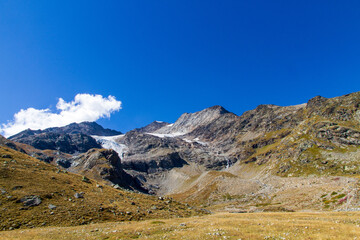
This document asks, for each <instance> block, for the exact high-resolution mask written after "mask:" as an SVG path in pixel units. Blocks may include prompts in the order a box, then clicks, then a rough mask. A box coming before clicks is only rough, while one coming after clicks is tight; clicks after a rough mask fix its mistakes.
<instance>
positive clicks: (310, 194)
mask: <svg viewBox="0 0 360 240" xmlns="http://www.w3.org/2000/svg"><path fill="white" fill-rule="evenodd" d="M10 140H12V141H10ZM10 140H7V139H1V142H2V143H3V145H4V146H5V145H6V146H8V147H11V148H13V149H15V150H17V151H21V150H23V151H24V152H25V153H28V154H32V155H33V156H35V157H37V156H38V157H37V158H38V159H40V160H44V158H45V159H46V157H44V156H47V157H48V159H50V160H48V161H47V162H50V163H52V164H53V165H57V166H58V167H59V168H61V169H67V170H68V171H70V172H74V173H78V174H81V175H84V176H86V177H87V178H90V179H96V180H98V181H105V182H106V183H107V184H109V185H112V186H119V187H123V188H128V189H133V190H137V191H141V192H146V193H150V194H157V195H160V196H162V195H168V196H171V197H173V198H175V199H177V200H181V201H185V202H188V203H191V204H195V205H200V206H202V207H207V208H209V209H212V210H217V209H221V210H228V211H298V210H306V209H316V210H327V209H330V210H331V209H337V210H340V209H352V208H354V209H355V208H356V207H357V204H358V202H359V200H360V198H359V194H358V193H359V188H358V186H359V181H358V179H359V178H358V176H359V174H360V168H359V160H360V93H359V92H357V93H352V94H348V95H345V96H340V97H336V98H329V99H328V98H324V97H320V96H317V97H314V98H312V99H310V100H309V101H308V102H307V103H304V104H299V105H295V106H286V107H282V106H276V105H260V106H258V107H257V108H255V109H253V110H249V111H247V112H245V113H243V114H242V115H236V114H234V113H231V112H229V111H227V110H226V109H224V108H223V107H221V106H214V107H210V108H207V109H204V110H202V111H199V112H195V113H184V114H182V115H181V116H180V117H179V119H178V120H177V121H176V122H175V123H172V124H170V123H166V122H159V121H154V122H153V123H151V124H149V125H148V126H145V127H142V128H138V129H134V130H132V131H129V132H127V133H126V134H121V133H120V132H117V131H113V130H108V129H103V128H102V127H101V126H99V125H97V124H96V123H80V124H71V125H69V126H65V127H63V128H51V129H45V130H38V131H33V130H26V131H24V132H21V133H19V134H17V135H15V136H13V137H11V138H10ZM20 143H21V144H20ZM29 145H31V146H32V147H30V146H29ZM101 148H107V149H112V150H104V149H101ZM45 149H47V150H45ZM51 151H53V152H51ZM41 156H42V158H41Z"/></svg>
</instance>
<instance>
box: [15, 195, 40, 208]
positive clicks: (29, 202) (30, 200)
mask: <svg viewBox="0 0 360 240" xmlns="http://www.w3.org/2000/svg"><path fill="white" fill-rule="evenodd" d="M20 202H21V203H23V204H24V206H27V207H33V206H38V205H40V203H41V198H40V197H39V196H35V195H31V196H25V197H23V198H21V199H20Z"/></svg>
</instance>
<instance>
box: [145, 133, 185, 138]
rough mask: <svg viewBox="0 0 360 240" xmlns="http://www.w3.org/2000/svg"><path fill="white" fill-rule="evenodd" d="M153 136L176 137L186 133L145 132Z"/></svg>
mask: <svg viewBox="0 0 360 240" xmlns="http://www.w3.org/2000/svg"><path fill="white" fill-rule="evenodd" d="M146 134H149V135H152V136H155V137H159V138H164V137H171V138H172V137H178V136H181V135H184V134H186V133H181V132H174V133H146Z"/></svg>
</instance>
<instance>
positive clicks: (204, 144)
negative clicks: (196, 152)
mask: <svg viewBox="0 0 360 240" xmlns="http://www.w3.org/2000/svg"><path fill="white" fill-rule="evenodd" d="M194 141H195V142H197V143H199V144H201V145H203V146H207V145H208V144H207V143H206V142H202V141H200V139H199V138H198V137H197V138H195V139H194Z"/></svg>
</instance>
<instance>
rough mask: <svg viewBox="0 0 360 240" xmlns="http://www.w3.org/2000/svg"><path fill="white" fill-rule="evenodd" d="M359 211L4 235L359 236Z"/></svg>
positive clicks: (8, 236)
mask: <svg viewBox="0 0 360 240" xmlns="http://www.w3.org/2000/svg"><path fill="white" fill-rule="evenodd" d="M359 219H360V213H359V212H322V213H309V212H298V213H244V214H239V213H237V214H234V213H218V214H214V215H206V216H201V217H191V218H182V219H178V218H174V219H163V220H156V221H154V220H146V221H140V222H117V223H101V224H90V225H87V226H78V227H44V228H36V229H28V230H15V231H6V232H0V238H1V239H89V240H90V239H252V240H256V239H262V240H265V239H301V240H303V239H336V240H341V239H357V238H358V237H359V236H360V220H359Z"/></svg>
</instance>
